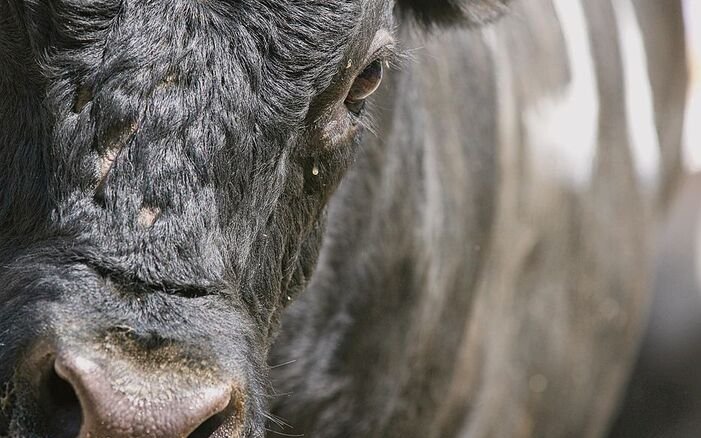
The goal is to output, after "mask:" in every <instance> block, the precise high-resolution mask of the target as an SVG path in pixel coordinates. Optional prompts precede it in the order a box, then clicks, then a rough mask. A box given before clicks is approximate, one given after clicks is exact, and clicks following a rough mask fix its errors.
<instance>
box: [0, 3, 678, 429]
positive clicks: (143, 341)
mask: <svg viewBox="0 0 701 438" xmlns="http://www.w3.org/2000/svg"><path fill="white" fill-rule="evenodd" d="M506 3H507V2H505V1H502V0H464V1H459V0H452V1H449V0H444V1H428V0H402V1H397V2H396V4H395V2H392V1H390V0H384V1H374V0H332V1H331V0H304V1H302V0H285V1H267V0H237V1H233V0H222V1H220V0H210V1H202V2H197V1H191V0H168V1H160V0H155V1H149V2H143V1H136V0H121V1H119V0H99V1H95V2H86V1H82V0H56V1H48V0H0V59H3V60H7V61H6V62H4V63H0V96H2V99H3V100H0V169H3V173H0V285H2V287H1V288H0V388H2V393H0V436H4V435H7V436H11V437H22V438H45V437H51V438H63V437H67V438H68V437H70V438H73V437H76V436H79V437H80V438H87V437H88V436H97V437H99V438H104V437H106V436H111V437H112V438H134V437H140V436H157V437H159V438H160V437H163V438H165V437H168V438H171V437H182V438H186V437H213V438H219V437H242V438H243V437H246V438H248V437H262V436H264V435H265V434H266V429H273V432H270V433H269V435H270V436H276V431H280V432H283V433H291V434H305V436H312V437H321V438H324V437H349V436H350V437H361V436H362V437H377V438H380V437H382V438H399V437H402V438H413V437H416V438H418V437H423V438H425V437H441V438H450V437H458V436H480V437H481V436H498V437H501V436H514V437H516V436H533V437H550V436H579V435H581V436H599V435H601V434H602V433H603V431H604V430H605V428H606V425H607V422H608V419H609V417H610V415H611V413H612V411H613V410H614V407H615V403H616V400H617V399H618V397H619V393H620V388H621V387H622V385H623V382H624V381H625V379H626V375H627V372H628V369H629V366H630V363H631V359H632V356H633V352H634V349H635V345H636V340H637V338H638V336H639V333H640V325H641V324H640V322H641V319H642V315H643V314H644V308H645V296H646V284H645V281H644V279H642V277H643V275H642V273H644V272H645V266H646V263H647V260H648V258H647V257H648V253H649V251H648V247H647V243H646V236H647V235H648V223H649V221H651V220H652V219H651V217H652V216H653V214H652V213H651V211H652V210H655V209H656V208H657V205H658V204H661V202H659V199H657V195H654V196H652V195H651V196H648V195H647V193H644V190H643V189H641V184H640V182H639V181H638V180H636V178H635V176H634V175H633V173H634V170H633V168H632V164H631V159H630V152H629V148H628V145H627V144H626V142H625V140H623V139H622V138H623V137H624V136H621V135H620V133H619V132H609V131H607V129H609V128H611V126H614V127H615V126H618V125H625V123H623V121H622V120H620V122H621V123H619V124H615V123H614V124H608V122H609V121H610V120H618V119H616V117H620V116H621V114H620V113H619V111H617V110H618V108H617V107H615V108H614V106H613V105H612V110H611V114H608V117H606V116H607V115H606V114H604V115H602V120H601V124H602V129H601V132H600V134H601V135H600V138H598V143H597V144H598V148H599V151H600V156H599V161H597V162H596V163H594V164H593V165H592V167H593V168H594V169H595V171H594V172H592V173H593V175H594V176H593V177H592V180H591V181H590V183H589V185H587V186H585V187H576V188H575V187H572V186H570V185H568V184H567V182H566V181H564V180H561V179H559V176H560V175H559V173H558V172H554V171H553V170H552V169H539V170H541V171H542V172H541V173H539V172H533V174H529V171H525V170H524V169H523V168H522V167H521V164H520V162H519V161H518V160H516V159H514V158H513V157H514V156H517V155H518V153H517V152H514V148H519V147H520V148H522V153H523V154H526V153H527V152H528V151H530V152H532V151H531V150H530V148H531V147H532V146H533V145H531V144H528V142H527V141H526V140H524V139H523V138H519V137H518V135H520V134H523V136H524V138H525V137H526V136H527V135H526V134H527V132H528V129H532V128H533V127H529V126H525V127H524V126H520V127H519V128H518V129H517V128H516V127H514V126H509V125H508V123H509V122H513V121H509V120H507V119H506V117H505V116H504V114H520V111H519V108H520V106H527V104H528V103H531V102H532V101H537V100H538V99H539V98H541V97H544V96H547V95H548V93H549V92H550V91H552V90H559V89H560V88H561V87H563V86H564V85H565V84H566V79H567V76H568V74H569V72H567V71H561V69H560V67H559V66H560V63H557V62H555V61H554V60H555V59H557V56H562V53H561V52H562V50H558V49H561V48H559V47H558V45H557V44H554V46H555V47H549V46H547V47H543V46H542V45H539V44H543V42H542V40H539V39H538V38H535V37H534V35H537V34H538V32H544V31H545V30H547V28H548V25H551V24H552V23H553V22H554V21H555V20H554V15H553V12H552V5H551V4H550V2H548V1H546V0H538V1H535V2H531V3H526V2H523V3H518V2H515V3H516V4H515V5H514V8H515V9H516V11H515V14H514V17H516V18H512V19H510V20H503V22H501V23H500V24H499V25H498V26H497V27H495V28H490V29H487V30H484V31H480V30H477V28H478V27H479V26H480V25H481V24H483V23H486V22H488V21H491V20H492V19H494V18H496V17H497V16H499V15H500V14H501V13H503V12H504V11H505V10H506ZM586 5H587V6H586V13H587V18H588V19H589V20H591V22H592V23H602V24H601V27H602V29H603V30H606V29H609V27H607V25H606V20H605V18H606V16H605V9H602V8H603V7H604V6H607V5H608V0H596V1H592V2H587V3H586ZM607 7H610V5H608V6H607ZM670 10H671V9H670ZM601 11H604V12H601ZM673 13H674V12H669V14H673ZM599 14H600V15H601V16H599ZM524 17H525V18H524ZM536 30H537V32H536ZM603 30H602V32H599V33H596V35H597V37H596V38H597V39H596V41H595V42H596V43H597V44H594V46H595V48H596V49H600V50H599V52H596V53H595V55H596V56H595V58H596V61H597V66H598V67H599V68H600V70H599V71H597V73H598V74H600V75H601V77H602V78H606V79H609V78H610V81H604V80H602V84H603V85H602V87H601V89H600V90H599V91H600V93H601V95H602V96H606V95H610V94H611V90H608V89H606V88H605V86H606V85H610V86H611V87H613V88H615V89H616V90H619V88H620V80H617V79H616V78H617V76H616V75H615V74H614V73H612V72H610V71H608V70H606V69H607V68H609V66H612V65H614V64H613V63H612V62H610V61H611V59H609V58H613V59H615V58H616V57H615V55H614V54H612V52H609V51H607V50H606V49H607V48H608V46H609V45H610V43H611V41H613V40H615V38H612V37H611V35H608V34H607V33H606V32H604V31H603ZM651 31H654V28H651ZM490 35H491V36H490ZM553 35H556V36H555V37H554V38H553V39H552V41H559V37H560V36H559V34H558V32H557V31H553ZM546 40H547V39H546ZM521 44H522V45H521ZM415 47H422V48H423V50H422V51H420V52H419V51H417V53H414V51H413V50H408V56H406V57H403V56H401V55H398V53H401V52H402V48H408V49H413V48H415ZM551 49H552V53H551V52H549V50H551ZM531 55H533V56H531ZM539 57H542V58H539ZM533 58H537V59H536V62H533V61H534V59H533ZM504 59H509V60H511V61H512V64H510V65H509V66H508V67H507V66H505V65H504V64H503V61H504ZM374 61H379V62H381V63H382V64H385V63H389V64H398V65H399V68H398V69H397V70H392V71H389V70H387V71H385V81H384V84H383V85H382V88H381V89H380V90H379V91H378V92H377V94H376V95H375V96H372V97H370V98H369V99H368V102H367V107H366V108H362V105H360V106H358V105H356V103H355V102H350V101H349V100H348V99H349V98H350V93H353V90H354V87H353V84H354V83H355V81H356V78H357V77H358V76H359V75H360V76H361V77H362V76H363V74H364V72H365V69H366V67H367V66H369V65H371V64H372V63H373V62H374ZM674 61H675V62H676V63H675V64H673V65H670V64H669V63H668V64H666V65H667V68H666V70H665V71H668V72H676V71H678V70H679V68H675V66H677V67H679V66H680V65H683V59H678V60H674ZM610 68H613V67H610ZM507 70H508V72H509V74H507ZM523 78H526V79H527V80H525V79H523ZM531 80H533V81H535V82H536V83H532V82H529V81H531ZM508 81H511V83H510V88H509V87H504V85H505V83H506V82H508ZM679 86H680V87H681V86H683V81H680V82H679ZM505 97H506V98H505ZM509 97H513V98H514V99H513V100H515V102H511V100H510V99H509ZM669 102H671V103H670V107H671V108H673V109H674V108H677V107H680V106H681V105H680V104H679V102H678V100H676V99H674V98H670V100H669ZM508 103H513V104H514V105H515V106H514V108H506V107H505V105H507V104H508ZM505 109H510V110H511V112H505ZM660 113H661V114H663V117H662V119H661V122H660V126H662V128H661V129H668V130H669V132H671V133H672V134H674V132H675V129H676V124H675V123H674V122H676V121H677V119H676V118H675V114H676V113H675V112H674V111H672V110H671V111H660ZM371 116H373V117H371ZM665 127H670V128H665ZM611 129H614V128H611ZM370 131H374V132H370ZM373 134H374V135H373ZM663 137H664V138H665V142H664V144H663V145H662V147H663V154H662V155H663V156H662V160H661V162H662V164H663V165H664V169H663V171H662V177H661V178H660V183H662V184H665V185H669V186H671V185H672V181H673V180H674V177H675V172H676V168H675V166H674V163H675V158H674V157H675V152H674V151H675V150H677V149H678V144H676V143H675V141H674V135H668V136H663ZM559 146H561V147H563V148H564V147H566V146H567V145H566V144H561V145H559ZM524 151H526V152H524ZM538 154H540V152H538V153H533V156H534V157H535V158H534V162H538V159H539V158H542V155H538ZM551 177H552V178H551ZM660 192H662V191H660ZM656 193H657V192H656ZM660 196H661V195H660ZM544 212H556V213H547V214H546V213H544ZM574 236H578V237H581V236H588V237H590V238H588V239H582V240H581V241H580V240H579V239H578V238H576V237H574ZM582 242H583V243H582ZM526 268H527V269H526ZM553 272H555V273H557V275H553V274H552V273H553ZM563 297H566V298H563ZM612 302H613V303H614V304H615V305H616V306H617V308H619V309H625V312H620V313H619V314H616V315H613V316H610V313H606V314H602V313H601V312H600V308H601V307H604V306H605V305H608V304H610V303H612ZM290 304H291V307H290V308H289V309H287V310H285V308H286V307H287V306H288V305H290ZM592 321H593V322H592ZM573 370H574V371H573ZM575 371H576V372H575ZM573 373H574V374H576V376H577V377H576V378H574V380H573V379H572V377H571V376H572V375H573ZM543 381H545V384H546V388H543V385H544V384H543V383H542V382H543ZM533 382H535V383H533ZM69 386H71V387H72V388H73V389H72V390H71V389H67V387H69ZM533 388H535V389H536V390H538V391H533V390H532V389H533ZM546 389H547V390H546ZM222 391H223V392H222ZM189 407H192V408H193V409H194V411H196V412H195V413H193V414H189V413H186V409H187V408H189ZM199 408H201V409H200V410H199V411H198V410H197V409H199ZM200 411H201V412H200ZM269 412H272V413H269ZM189 415H193V417H192V418H190V417H189ZM195 417H196V418H195ZM210 420H212V421H210ZM203 421H204V423H203ZM200 424H202V425H201V426H200ZM195 429H196V430H195Z"/></svg>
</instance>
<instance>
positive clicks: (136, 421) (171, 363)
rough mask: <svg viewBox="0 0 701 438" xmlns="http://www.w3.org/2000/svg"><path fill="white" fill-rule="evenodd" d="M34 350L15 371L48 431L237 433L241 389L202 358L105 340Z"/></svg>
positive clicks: (132, 437)
mask: <svg viewBox="0 0 701 438" xmlns="http://www.w3.org/2000/svg"><path fill="white" fill-rule="evenodd" d="M39 350H40V351H38V352H35V353H34V354H31V355H30V356H29V357H28V359H27V361H26V367H25V369H24V370H23V371H20V372H22V373H24V374H25V376H26V377H28V379H27V380H26V381H27V382H31V385H32V386H34V388H33V389H34V391H32V392H34V393H35V394H36V398H37V405H38V407H39V411H40V412H39V417H40V421H41V422H43V423H44V428H45V430H46V432H47V433H48V434H49V436H51V437H53V438H137V437H139V438H140V437H149V438H220V437H222V438H223V437H235V436H239V434H240V430H239V429H240V428H241V427H242V419H243V416H244V415H243V410H244V405H245V401H244V396H243V394H244V392H243V391H242V390H241V387H240V386H237V385H236V384H235V383H234V382H233V381H231V380H227V379H225V378H222V377H221V376H220V375H219V374H218V373H217V371H216V369H214V368H213V367H212V366H211V365H210V364H208V363H206V362H199V363H192V362H191V361H189V360H187V359H179V360H173V359H172V355H171V354H169V353H168V352H165V353H164V352H163V351H161V352H160V353H158V354H152V353H151V352H146V351H127V352H125V351H119V352H115V351H110V350H113V349H112V348H111V347H109V346H108V347H104V346H101V347H100V348H94V347H93V348H92V349H89V348H85V347H82V346H81V347H74V346H61V347H59V348H56V349H47V348H46V347H42V348H41V349H39ZM41 417H43V418H41Z"/></svg>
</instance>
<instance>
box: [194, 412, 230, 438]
mask: <svg viewBox="0 0 701 438" xmlns="http://www.w3.org/2000/svg"><path fill="white" fill-rule="evenodd" d="M226 420H227V416H226V415H225V414H224V413H223V412H219V413H217V414H214V415H213V416H211V417H209V419H207V420H206V421H205V422H204V423H202V424H201V425H200V427H198V428H197V429H195V430H194V431H193V432H192V433H191V434H190V435H188V436H187V438H210V437H211V436H212V435H214V432H216V431H218V430H219V429H220V428H221V427H222V425H223V424H224V422H226Z"/></svg>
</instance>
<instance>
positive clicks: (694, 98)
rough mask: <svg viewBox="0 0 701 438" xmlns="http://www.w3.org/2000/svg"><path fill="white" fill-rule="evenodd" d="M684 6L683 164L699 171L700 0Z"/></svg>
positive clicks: (700, 148) (700, 95)
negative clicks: (687, 76)
mask: <svg viewBox="0 0 701 438" xmlns="http://www.w3.org/2000/svg"><path fill="white" fill-rule="evenodd" d="M685 7H686V14H685V15H686V19H687V26H686V28H687V36H688V42H689V46H690V47H689V58H690V68H691V77H692V80H691V89H690V93H689V96H690V100H689V108H688V111H687V114H686V128H685V132H684V139H685V140H684V164H685V165H686V168H687V170H689V171H692V172H701V2H700V1H699V0H687V1H686V3H685Z"/></svg>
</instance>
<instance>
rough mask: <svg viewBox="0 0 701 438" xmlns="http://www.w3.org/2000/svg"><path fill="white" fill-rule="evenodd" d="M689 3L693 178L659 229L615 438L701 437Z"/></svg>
mask: <svg viewBox="0 0 701 438" xmlns="http://www.w3.org/2000/svg"><path fill="white" fill-rule="evenodd" d="M659 1H664V0H659ZM685 2H686V4H685V7H686V19H687V34H688V42H689V66H690V73H691V87H690V90H689V107H688V112H687V119H686V131H685V144H684V165H685V168H686V171H687V172H688V176H687V177H686V178H685V180H684V181H683V183H682V186H681V190H680V192H679V193H678V196H677V198H676V200H675V202H674V205H673V208H672V210H671V213H670V215H669V216H668V217H667V218H665V219H664V220H663V221H662V223H661V224H660V226H661V228H662V230H661V234H660V241H659V242H658V247H659V251H658V254H657V263H656V280H655V296H654V298H653V303H652V308H651V314H650V320H649V324H648V329H647V334H646V337H645V340H644V341H643V344H642V347H641V351H640V356H639V359H638V363H637V369H636V371H635V373H634V375H633V378H632V380H631V382H630V385H629V389H628V395H627V399H626V401H625V403H624V404H623V408H622V411H621V413H620V416H619V418H618V420H617V422H616V423H615V424H614V427H613V429H612V432H611V434H610V438H698V437H701V1H700V0H685Z"/></svg>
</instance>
